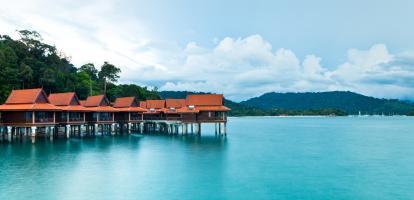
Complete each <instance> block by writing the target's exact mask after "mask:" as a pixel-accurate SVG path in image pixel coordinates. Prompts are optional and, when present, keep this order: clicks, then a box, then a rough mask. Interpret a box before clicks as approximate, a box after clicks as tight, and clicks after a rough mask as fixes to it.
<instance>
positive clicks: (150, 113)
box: [140, 100, 166, 121]
mask: <svg viewBox="0 0 414 200" xmlns="http://www.w3.org/2000/svg"><path fill="white" fill-rule="evenodd" d="M140 105H145V109H146V111H145V112H144V120H150V121H152V120H166V118H165V108H166V107H165V100H146V101H145V103H140Z"/></svg>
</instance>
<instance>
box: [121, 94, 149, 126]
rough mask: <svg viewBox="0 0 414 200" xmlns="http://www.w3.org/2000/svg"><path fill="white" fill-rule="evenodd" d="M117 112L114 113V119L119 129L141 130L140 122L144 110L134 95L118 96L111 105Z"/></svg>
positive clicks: (142, 118)
mask: <svg viewBox="0 0 414 200" xmlns="http://www.w3.org/2000/svg"><path fill="white" fill-rule="evenodd" d="M113 107H114V108H115V109H117V110H118V112H116V113H115V121H116V122H117V123H118V124H119V127H120V129H121V130H120V131H123V130H124V129H125V128H126V130H127V131H128V132H130V131H131V129H132V130H133V131H137V130H139V131H140V132H142V128H141V123H142V122H143V121H144V112H146V111H147V110H146V109H144V108H141V107H140V106H139V104H138V102H137V100H136V98H135V97H119V98H117V99H116V100H115V103H114V105H113Z"/></svg>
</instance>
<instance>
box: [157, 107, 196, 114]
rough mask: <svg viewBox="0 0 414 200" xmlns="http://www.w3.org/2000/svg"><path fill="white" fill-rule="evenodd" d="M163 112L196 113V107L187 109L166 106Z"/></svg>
mask: <svg viewBox="0 0 414 200" xmlns="http://www.w3.org/2000/svg"><path fill="white" fill-rule="evenodd" d="M164 112H165V113H198V112H199V111H198V110H196V109H189V108H188V107H182V108H176V109H175V110H172V109H168V108H166V109H165V111H164Z"/></svg>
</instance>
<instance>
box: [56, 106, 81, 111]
mask: <svg viewBox="0 0 414 200" xmlns="http://www.w3.org/2000/svg"><path fill="white" fill-rule="evenodd" d="M59 108H60V109H62V110H64V111H88V109H87V108H86V107H83V106H81V105H69V106H59Z"/></svg>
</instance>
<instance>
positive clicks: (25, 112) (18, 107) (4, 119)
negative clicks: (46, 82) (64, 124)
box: [0, 88, 61, 127]
mask: <svg viewBox="0 0 414 200" xmlns="http://www.w3.org/2000/svg"><path fill="white" fill-rule="evenodd" d="M60 111H61V108H59V107H57V106H55V105H53V104H51V103H50V101H49V99H48V98H47V95H46V93H45V92H44V91H43V90H42V89H41V88H38V89H24V90H13V91H12V92H11V93H10V95H9V97H8V98H7V100H6V102H5V103H4V104H3V105H0V112H1V123H2V125H3V126H14V127H32V126H52V125H55V124H57V122H56V118H55V116H56V113H57V112H60Z"/></svg>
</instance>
